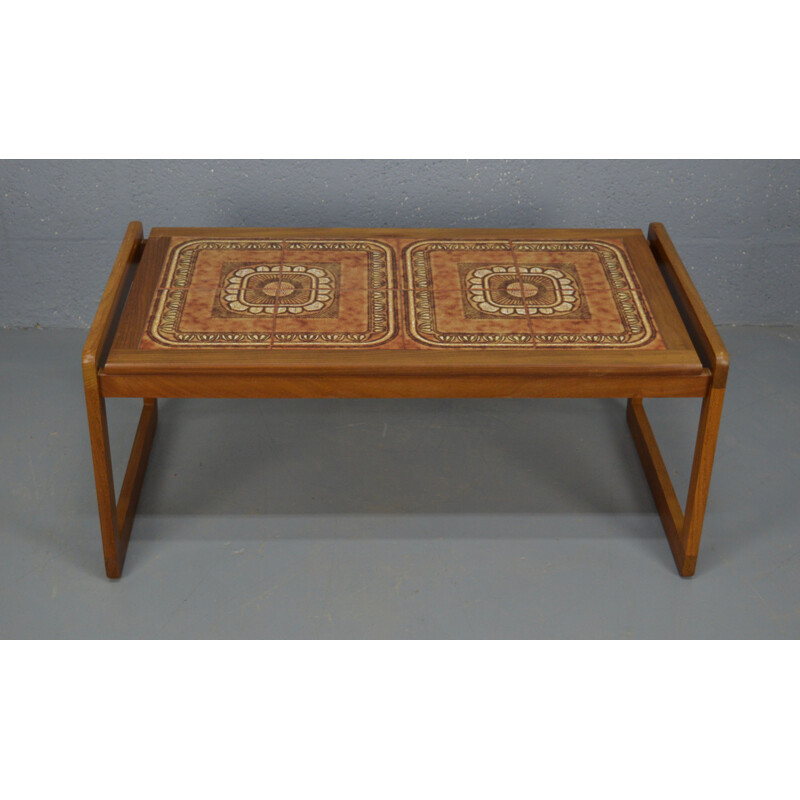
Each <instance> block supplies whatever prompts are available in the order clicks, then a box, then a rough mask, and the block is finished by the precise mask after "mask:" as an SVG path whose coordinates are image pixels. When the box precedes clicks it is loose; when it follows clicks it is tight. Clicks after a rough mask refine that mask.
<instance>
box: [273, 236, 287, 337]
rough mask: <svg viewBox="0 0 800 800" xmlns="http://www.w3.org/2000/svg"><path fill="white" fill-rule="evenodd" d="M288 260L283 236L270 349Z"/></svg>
mask: <svg viewBox="0 0 800 800" xmlns="http://www.w3.org/2000/svg"><path fill="white" fill-rule="evenodd" d="M285 262H286V240H285V239H283V238H281V260H280V270H278V288H277V289H276V291H275V305H274V306H273V307H272V330H271V332H270V337H269V349H270V350H273V349H274V348H275V333H276V328H277V327H278V303H279V302H280V299H281V282H282V281H283V268H284V266H285Z"/></svg>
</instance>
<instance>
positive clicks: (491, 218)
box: [0, 160, 800, 327]
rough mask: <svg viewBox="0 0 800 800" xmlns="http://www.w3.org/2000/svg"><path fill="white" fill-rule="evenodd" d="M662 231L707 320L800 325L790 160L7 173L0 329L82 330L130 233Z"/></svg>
mask: <svg viewBox="0 0 800 800" xmlns="http://www.w3.org/2000/svg"><path fill="white" fill-rule="evenodd" d="M132 219H140V220H142V222H143V223H144V225H145V231H147V230H148V229H149V228H150V227H152V226H155V225H229V226H232V225H249V226H394V227H398V226H400V227H415V226H416V227H424V226H442V227H445V226H472V227H548V228H555V227H641V228H644V229H646V227H647V224H648V223H649V222H650V221H653V220H658V221H660V222H664V223H666V225H667V229H668V230H669V232H670V234H671V235H672V238H673V239H674V241H675V242H676V244H677V246H678V249H679V251H680V252H681V254H682V255H683V257H684V260H685V261H686V262H687V265H688V266H689V268H690V270H691V271H692V275H693V277H694V279H695V281H696V283H697V285H698V287H699V289H700V292H701V294H702V295H703V297H704V298H705V299H706V301H707V304H708V306H709V308H710V310H711V313H712V316H713V317H714V319H715V321H716V322H718V323H727V322H738V323H745V322H750V323H795V324H796V323H798V322H800V277H799V276H800V161H766V160H759V161H573V160H570V161H555V160H548V161H529V160H526V161H483V160H476V161H454V160H443V161H379V160H374V161H324V160H313V161H289V160H284V161H143V160H136V161H4V162H0V275H2V283H1V284H0V325H2V326H4V327H17V326H33V325H37V324H38V325H41V326H42V327H85V326H88V324H89V323H90V322H91V319H92V315H93V313H94V309H95V307H96V305H97V301H98V300H99V298H100V294H101V292H102V288H103V285H104V283H105V280H106V278H107V276H108V271H109V269H110V266H111V263H112V261H113V259H114V256H115V254H116V250H117V248H118V246H119V242H120V239H121V237H122V235H123V233H124V231H125V227H126V225H127V223H128V222H129V221H130V220H132Z"/></svg>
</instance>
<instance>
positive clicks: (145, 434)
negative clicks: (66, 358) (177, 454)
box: [86, 384, 158, 578]
mask: <svg viewBox="0 0 800 800" xmlns="http://www.w3.org/2000/svg"><path fill="white" fill-rule="evenodd" d="M86 410H87V412H88V415H89V436H90V438H91V443H92V461H93V462H94V480H95V486H96V488H97V507H98V511H99V512H100V534H101V536H102V539H103V555H104V557H105V563H106V575H108V577H109V578H119V577H120V576H121V575H122V565H123V563H124V562H125V553H126V551H127V549H128V540H129V539H130V535H131V528H132V527H133V518H134V515H135V514H136V504H137V503H138V501H139V493H140V492H141V488H142V482H143V480H144V473H145V470H146V468H147V459H148V457H149V455H150V447H151V445H152V443H153V437H154V435H155V432H156V422H157V420H158V406H157V404H156V401H155V399H151V398H147V399H145V401H144V407H143V408H142V415H141V417H140V419H139V427H138V428H137V429H136V436H135V437H134V440H133V449H132V450H131V457H130V460H129V461H128V468H127V470H126V472H125V478H124V479H123V481H122V490H121V491H120V495H119V502H117V501H116V497H115V493H114V476H113V473H112V469H111V449H110V447H109V441H108V419H107V417H106V402H105V399H104V398H103V397H102V395H101V394H100V392H99V391H98V389H97V387H96V385H89V384H87V385H86Z"/></svg>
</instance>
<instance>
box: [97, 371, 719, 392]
mask: <svg viewBox="0 0 800 800" xmlns="http://www.w3.org/2000/svg"><path fill="white" fill-rule="evenodd" d="M98 379H99V384H100V391H101V393H102V394H103V396H105V397H186V398H191V397H196V398H225V397H242V398H247V397H263V398H269V397H295V398H337V397H340V398H381V397H383V398H398V399H399V398H408V399H410V398H435V397H442V398H456V397H459V398H460V397H465V398H466V397H475V398H491V397H576V398H580V397H596V398H604V397H628V398H629V397H703V396H704V395H705V394H706V393H707V391H708V388H709V386H710V381H711V373H710V371H709V370H703V371H702V372H701V373H700V374H698V375H657V376H656V375H636V374H633V375H590V376H575V375H570V376H565V375H561V376H559V375H547V376H542V375H504V374H499V375H497V374H495V375H485V374H484V375H470V374H449V375H442V374H438V375H413V374H412V375H391V374H387V375H363V374H352V375H347V374H337V375H324V376H320V375H304V374H298V375H295V374H281V375H270V376H264V375H242V374H241V373H239V374H224V373H215V374H192V373H183V374H180V375H166V374H158V375H152V374H148V375H145V374H142V375H139V374H126V375H117V374H114V375H109V374H105V373H103V372H102V371H101V372H100V374H99V375H98Z"/></svg>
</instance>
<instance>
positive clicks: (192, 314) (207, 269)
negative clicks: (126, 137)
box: [140, 239, 402, 349]
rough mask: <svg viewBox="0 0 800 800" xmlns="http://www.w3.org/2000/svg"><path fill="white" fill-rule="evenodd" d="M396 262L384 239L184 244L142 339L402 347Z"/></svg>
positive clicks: (172, 257)
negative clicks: (398, 318) (396, 285)
mask: <svg viewBox="0 0 800 800" xmlns="http://www.w3.org/2000/svg"><path fill="white" fill-rule="evenodd" d="M393 269H394V259H393V251H392V249H391V248H390V247H388V246H387V245H384V244H382V243H380V242H371V241H361V240H318V239H309V240H299V239H298V240H264V239H255V240H245V239H236V240H234V239H216V240H214V239H203V240H191V241H183V242H179V243H178V244H175V245H174V246H173V247H172V249H171V250H170V251H169V254H168V257H167V261H166V266H165V268H164V273H163V276H162V280H161V285H160V288H159V290H158V291H157V293H156V297H155V299H154V301H153V304H152V307H151V310H150V315H149V319H148V323H147V327H146V330H145V333H144V335H143V337H142V340H141V343H140V347H142V348H145V349H154V348H161V347H194V348H196V347H272V348H279V347H346V348H354V347H380V346H391V347H402V336H398V334H399V327H398V322H397V306H396V292H395V291H394V289H395V283H394V276H393ZM395 339H396V343H394V344H393V341H394V340H395Z"/></svg>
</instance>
